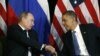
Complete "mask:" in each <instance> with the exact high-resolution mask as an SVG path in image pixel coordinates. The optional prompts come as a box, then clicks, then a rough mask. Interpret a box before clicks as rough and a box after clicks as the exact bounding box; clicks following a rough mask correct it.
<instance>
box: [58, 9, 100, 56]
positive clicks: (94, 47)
mask: <svg viewBox="0 0 100 56" xmlns="http://www.w3.org/2000/svg"><path fill="white" fill-rule="evenodd" d="M62 23H63V25H64V27H65V28H66V30H67V31H68V32H67V33H66V34H64V35H63V37H62V40H63V42H64V46H63V49H62V51H61V52H60V55H59V56H100V28H98V27H97V26H95V25H94V24H79V23H78V22H77V15H76V14H75V12H73V11H71V10H69V11H66V12H65V13H64V14H63V15H62Z"/></svg>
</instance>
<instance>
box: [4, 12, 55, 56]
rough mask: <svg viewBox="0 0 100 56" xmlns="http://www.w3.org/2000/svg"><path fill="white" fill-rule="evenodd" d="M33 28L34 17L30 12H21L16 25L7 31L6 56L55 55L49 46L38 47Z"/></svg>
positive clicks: (53, 49)
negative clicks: (44, 52)
mask: <svg viewBox="0 0 100 56" xmlns="http://www.w3.org/2000/svg"><path fill="white" fill-rule="evenodd" d="M33 26H34V16H33V15H32V13H30V12H23V13H22V14H21V15H20V16H19V22H18V24H17V25H13V26H11V27H9V28H8V31H7V52H6V55H7V56H40V54H41V53H42V51H47V52H50V53H51V54H54V53H55V48H53V47H52V46H51V45H46V44H42V45H39V43H38V37H37V33H36V31H35V30H34V29H32V27H33Z"/></svg>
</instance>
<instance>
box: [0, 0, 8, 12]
mask: <svg viewBox="0 0 100 56" xmlns="http://www.w3.org/2000/svg"><path fill="white" fill-rule="evenodd" d="M5 3H6V2H5V0H0V4H1V5H2V6H3V8H4V9H5V11H7V10H6V4H5Z"/></svg>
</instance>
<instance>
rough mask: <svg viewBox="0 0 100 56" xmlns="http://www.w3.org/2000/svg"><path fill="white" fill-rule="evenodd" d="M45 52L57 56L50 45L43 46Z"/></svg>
mask: <svg viewBox="0 0 100 56" xmlns="http://www.w3.org/2000/svg"><path fill="white" fill-rule="evenodd" d="M45 51H47V52H50V53H51V54H52V55H53V56H57V52H56V50H55V48H54V47H52V46H51V45H45Z"/></svg>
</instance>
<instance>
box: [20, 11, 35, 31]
mask: <svg viewBox="0 0 100 56" xmlns="http://www.w3.org/2000/svg"><path fill="white" fill-rule="evenodd" d="M22 21H23V25H24V27H25V28H26V29H27V30H30V29H31V28H32V26H33V25H34V17H33V15H32V14H31V13H28V15H27V16H26V17H24V18H23V19H22Z"/></svg>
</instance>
